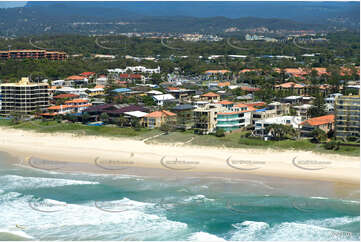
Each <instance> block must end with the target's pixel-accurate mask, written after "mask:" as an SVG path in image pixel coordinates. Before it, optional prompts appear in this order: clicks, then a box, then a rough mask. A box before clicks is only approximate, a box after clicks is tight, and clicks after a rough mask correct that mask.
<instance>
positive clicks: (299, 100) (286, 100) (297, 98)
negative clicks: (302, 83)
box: [282, 96, 303, 105]
mask: <svg viewBox="0 0 361 242" xmlns="http://www.w3.org/2000/svg"><path fill="white" fill-rule="evenodd" d="M302 100H303V97H302V96H288V97H284V98H282V102H283V103H289V104H292V105H294V104H301V103H302Z"/></svg>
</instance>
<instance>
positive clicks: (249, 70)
mask: <svg viewBox="0 0 361 242" xmlns="http://www.w3.org/2000/svg"><path fill="white" fill-rule="evenodd" d="M251 71H261V69H243V70H241V71H240V73H246V72H251Z"/></svg>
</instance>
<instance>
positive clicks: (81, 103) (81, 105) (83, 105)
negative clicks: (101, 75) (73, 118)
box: [65, 98, 92, 113]
mask: <svg viewBox="0 0 361 242" xmlns="http://www.w3.org/2000/svg"><path fill="white" fill-rule="evenodd" d="M65 105H69V106H71V107H72V108H73V112H75V113H81V112H83V111H84V110H85V109H87V108H88V107H90V106H91V105H92V104H91V103H89V100H87V99H80V98H78V99H73V100H68V101H65Z"/></svg>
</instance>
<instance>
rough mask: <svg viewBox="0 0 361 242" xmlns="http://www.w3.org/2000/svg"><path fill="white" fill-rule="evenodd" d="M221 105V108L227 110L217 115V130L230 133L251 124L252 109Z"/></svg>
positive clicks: (237, 105)
mask: <svg viewBox="0 0 361 242" xmlns="http://www.w3.org/2000/svg"><path fill="white" fill-rule="evenodd" d="M223 103H224V104H222V106H223V107H224V108H226V109H227V110H226V111H222V112H219V113H218V114H217V125H216V127H217V129H223V130H224V131H226V132H232V131H234V130H237V129H240V128H244V127H246V126H248V125H250V124H251V115H252V111H255V109H254V108H253V107H249V106H247V105H245V104H236V105H232V106H229V105H230V104H225V102H223Z"/></svg>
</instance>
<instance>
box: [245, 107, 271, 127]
mask: <svg viewBox="0 0 361 242" xmlns="http://www.w3.org/2000/svg"><path fill="white" fill-rule="evenodd" d="M276 116H277V111H276V110H275V109H272V110H269V109H267V108H262V109H256V110H254V112H252V119H251V120H252V125H253V126H254V125H255V124H256V122H257V121H259V120H263V119H267V118H273V117H276Z"/></svg>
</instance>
